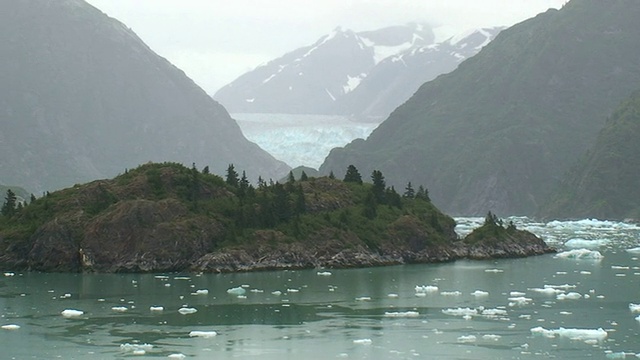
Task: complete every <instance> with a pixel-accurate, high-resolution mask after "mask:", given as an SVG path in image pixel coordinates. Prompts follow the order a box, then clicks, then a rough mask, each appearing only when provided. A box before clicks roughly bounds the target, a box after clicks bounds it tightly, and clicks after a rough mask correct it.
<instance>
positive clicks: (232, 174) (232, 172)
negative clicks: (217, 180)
mask: <svg viewBox="0 0 640 360" xmlns="http://www.w3.org/2000/svg"><path fill="white" fill-rule="evenodd" d="M227 184H228V185H230V186H232V187H234V188H237V187H238V173H237V172H236V169H235V168H234V166H233V164H229V167H228V168H227Z"/></svg>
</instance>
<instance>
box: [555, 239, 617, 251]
mask: <svg viewBox="0 0 640 360" xmlns="http://www.w3.org/2000/svg"><path fill="white" fill-rule="evenodd" d="M607 243H609V240H604V239H603V240H585V239H571V240H569V241H567V242H566V243H564V246H566V247H568V248H572V249H585V248H586V249H596V248H599V247H600V246H604V245H607Z"/></svg>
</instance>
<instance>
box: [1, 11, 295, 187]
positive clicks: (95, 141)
mask: <svg viewBox="0 0 640 360" xmlns="http://www.w3.org/2000/svg"><path fill="white" fill-rule="evenodd" d="M0 49H1V50H0V51H2V61H0V127H1V129H2V130H1V131H0V151H1V152H2V155H3V159H2V162H0V181H1V182H2V183H5V184H15V185H20V186H24V187H25V188H27V189H29V190H30V191H33V192H38V191H41V190H52V189H57V188H61V187H66V186H70V185H73V184H75V183H79V182H84V181H88V180H92V179H96V178H105V177H110V176H114V175H116V174H118V173H121V172H123V171H124V170H125V168H131V167H135V166H137V165H138V164H141V163H146V162H148V161H177V162H181V163H184V164H189V165H190V164H191V163H192V162H195V163H196V164H197V165H198V166H201V167H202V166H205V165H209V166H210V167H211V170H212V171H215V172H218V173H223V171H224V169H225V168H226V167H227V165H228V164H229V163H235V165H236V168H238V169H245V168H246V169H249V168H250V169H251V172H252V173H255V174H262V176H263V177H274V178H279V177H281V176H282V175H283V174H286V173H287V172H288V167H287V166H286V165H285V164H284V163H282V162H279V161H277V160H275V159H274V158H273V157H272V156H270V155H269V154H267V153H266V152H264V151H263V150H261V149H260V148H259V147H258V146H257V145H255V144H253V143H250V142H249V141H247V140H246V139H245V138H244V137H243V135H242V133H241V131H240V129H239V127H238V125H237V124H236V123H235V122H234V121H233V120H232V119H231V118H230V117H229V114H228V113H227V111H226V110H225V109H224V108H223V107H222V106H221V105H220V104H218V103H216V102H215V101H213V100H211V98H210V97H209V96H207V94H206V93H205V92H204V91H203V90H202V89H200V88H199V87H198V86H197V85H196V84H194V83H193V81H191V80H190V79H189V78H187V77H186V76H185V74H184V73H183V72H182V71H180V70H179V69H177V68H175V67H174V66H173V65H171V64H170V63H169V62H168V61H166V60H165V59H163V58H161V57H159V56H158V55H156V54H155V53H154V52H153V51H152V50H151V49H149V48H148V47H147V46H146V45H145V44H144V43H143V42H142V41H141V40H140V39H139V38H138V37H137V36H136V35H135V34H134V33H133V32H132V31H131V30H129V29H128V28H126V27H125V26H124V25H123V24H121V23H120V22H118V21H116V20H114V19H111V18H109V17H107V16H106V15H104V14H103V13H101V12H100V11H99V10H97V9H95V8H93V7H92V6H90V5H88V4H87V3H85V2H84V1H81V0H61V1H53V0H16V1H3V2H1V3H0Z"/></svg>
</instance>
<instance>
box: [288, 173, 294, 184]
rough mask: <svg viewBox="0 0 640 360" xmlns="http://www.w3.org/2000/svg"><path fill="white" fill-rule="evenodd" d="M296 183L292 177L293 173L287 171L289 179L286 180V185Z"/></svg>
mask: <svg viewBox="0 0 640 360" xmlns="http://www.w3.org/2000/svg"><path fill="white" fill-rule="evenodd" d="M294 182H296V177H295V176H293V171H289V177H288V178H287V184H293V183H294Z"/></svg>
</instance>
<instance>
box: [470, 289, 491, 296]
mask: <svg viewBox="0 0 640 360" xmlns="http://www.w3.org/2000/svg"><path fill="white" fill-rule="evenodd" d="M471 296H475V297H481V296H489V293H488V292H486V291H482V290H476V291H474V292H472V293H471Z"/></svg>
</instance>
